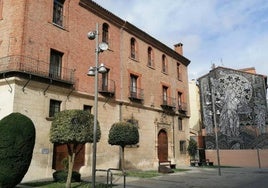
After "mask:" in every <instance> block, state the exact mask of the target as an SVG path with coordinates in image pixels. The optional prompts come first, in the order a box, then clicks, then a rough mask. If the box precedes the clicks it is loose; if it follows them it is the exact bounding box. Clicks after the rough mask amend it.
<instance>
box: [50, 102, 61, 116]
mask: <svg viewBox="0 0 268 188" xmlns="http://www.w3.org/2000/svg"><path fill="white" fill-rule="evenodd" d="M60 105H61V101H57V100H53V99H51V100H50V104H49V117H54V116H55V114H56V113H57V112H59V111H60Z"/></svg>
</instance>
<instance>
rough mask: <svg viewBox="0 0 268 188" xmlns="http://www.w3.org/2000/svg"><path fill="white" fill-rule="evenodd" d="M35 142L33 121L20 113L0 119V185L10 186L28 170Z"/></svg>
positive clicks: (6, 187) (19, 179) (18, 181)
mask: <svg viewBox="0 0 268 188" xmlns="http://www.w3.org/2000/svg"><path fill="white" fill-rule="evenodd" d="M34 144H35V127H34V124H33V122H32V121H31V120H30V119H29V118H28V117H26V116H24V115H22V114H20V113H12V114H10V115H8V116H6V117H4V118H3V119H2V120H1V121H0V187H5V188H9V187H10V188H11V187H15V186H16V185H17V184H19V183H20V182H21V180H22V179H23V177H24V175H25V174H26V172H27V171H28V168H29V166H30V163H31V160H32V154H33V148H34Z"/></svg>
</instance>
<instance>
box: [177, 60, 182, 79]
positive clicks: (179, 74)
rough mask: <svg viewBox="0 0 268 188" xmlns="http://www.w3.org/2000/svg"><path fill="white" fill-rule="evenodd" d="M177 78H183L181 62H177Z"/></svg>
mask: <svg viewBox="0 0 268 188" xmlns="http://www.w3.org/2000/svg"><path fill="white" fill-rule="evenodd" d="M177 78H178V80H180V79H181V72H180V64H179V63H177Z"/></svg>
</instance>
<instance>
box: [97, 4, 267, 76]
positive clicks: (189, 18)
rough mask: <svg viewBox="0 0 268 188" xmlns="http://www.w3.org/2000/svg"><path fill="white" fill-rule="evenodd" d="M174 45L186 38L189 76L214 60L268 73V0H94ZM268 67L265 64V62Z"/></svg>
mask: <svg viewBox="0 0 268 188" xmlns="http://www.w3.org/2000/svg"><path fill="white" fill-rule="evenodd" d="M95 2H97V3H99V4H100V5H101V6H103V7H105V8H106V9H107V10H109V11H111V12H112V13H114V14H115V15H117V16H119V17H120V18H122V19H125V20H127V21H129V22H130V23H132V24H133V25H135V26H137V27H138V28H140V29H142V30H143V31H145V32H147V33H148V34H150V35H151V36H153V37H155V38H156V39H157V40H159V41H161V42H163V43H164V44H166V45H167V46H169V47H170V48H173V45H174V44H176V43H178V42H182V43H183V44H184V55H185V56H186V57H187V58H188V59H190V60H191V64H190V66H189V67H188V72H189V79H192V78H197V77H199V76H202V75H203V74H206V73H207V72H208V71H209V69H210V68H211V64H212V63H215V64H216V65H219V66H226V67H229V68H246V67H252V66H255V67H256V70H257V72H258V73H261V74H265V75H267V74H268V66H267V65H266V64H267V59H268V55H266V54H268V53H267V52H266V51H267V49H268V27H267V25H268V14H267V12H268V1H267V0H254V1H252V0H235V1H230V0H221V1H216V0H204V1H200V0H176V1H174V0H157V1H156V0H147V1H146V2H145V1H144V0H129V1H123V0H95ZM265 65H266V66H265Z"/></svg>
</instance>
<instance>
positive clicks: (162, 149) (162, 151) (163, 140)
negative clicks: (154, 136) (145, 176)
mask: <svg viewBox="0 0 268 188" xmlns="http://www.w3.org/2000/svg"><path fill="white" fill-rule="evenodd" d="M158 160H159V162H162V161H167V160H168V137H167V133H166V131H164V130H161V131H160V132H159V133H158Z"/></svg>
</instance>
